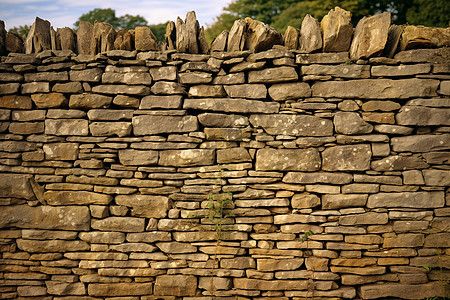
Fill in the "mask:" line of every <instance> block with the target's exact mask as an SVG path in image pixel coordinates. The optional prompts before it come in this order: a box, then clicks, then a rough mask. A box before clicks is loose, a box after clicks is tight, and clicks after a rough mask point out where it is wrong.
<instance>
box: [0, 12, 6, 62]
mask: <svg viewBox="0 0 450 300" xmlns="http://www.w3.org/2000/svg"><path fill="white" fill-rule="evenodd" d="M3 55H6V30H5V22H3V21H2V20H0V56H3Z"/></svg>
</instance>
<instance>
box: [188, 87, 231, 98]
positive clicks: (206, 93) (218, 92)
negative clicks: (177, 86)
mask: <svg viewBox="0 0 450 300" xmlns="http://www.w3.org/2000/svg"><path fill="white" fill-rule="evenodd" d="M188 94H189V96H190V97H199V98H200V97H217V98H222V97H225V96H226V95H227V94H226V93H225V89H224V88H223V86H221V85H206V84H205V85H196V86H192V87H191V88H190V89H189V93H188Z"/></svg>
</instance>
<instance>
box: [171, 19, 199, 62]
mask: <svg viewBox="0 0 450 300" xmlns="http://www.w3.org/2000/svg"><path fill="white" fill-rule="evenodd" d="M199 32H200V26H199V24H198V21H197V17H196V15H195V11H190V12H187V13H186V20H185V22H183V20H182V19H181V18H180V17H178V18H177V30H176V46H177V51H178V52H182V53H191V54H198V53H199V45H198V44H199V43H198V35H199Z"/></svg>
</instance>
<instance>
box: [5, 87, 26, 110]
mask: <svg viewBox="0 0 450 300" xmlns="http://www.w3.org/2000/svg"><path fill="white" fill-rule="evenodd" d="M0 90H1V87H0ZM16 92H17V91H16ZM0 94H1V91H0ZM0 107H3V108H16V109H31V107H32V102H31V98H30V97H29V96H18V95H8V96H2V97H0Z"/></svg>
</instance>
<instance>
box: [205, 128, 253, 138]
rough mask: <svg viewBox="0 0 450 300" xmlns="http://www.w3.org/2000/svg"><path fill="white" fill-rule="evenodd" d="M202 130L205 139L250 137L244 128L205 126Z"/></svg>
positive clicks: (249, 133)
mask: <svg viewBox="0 0 450 300" xmlns="http://www.w3.org/2000/svg"><path fill="white" fill-rule="evenodd" d="M204 132H205V134H206V139H207V140H219V141H244V140H248V139H249V138H250V137H251V132H250V131H249V130H248V129H246V128H205V129H204Z"/></svg>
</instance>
